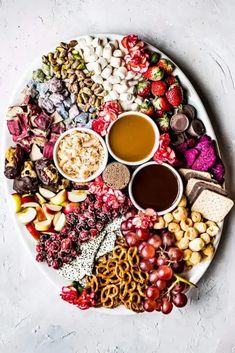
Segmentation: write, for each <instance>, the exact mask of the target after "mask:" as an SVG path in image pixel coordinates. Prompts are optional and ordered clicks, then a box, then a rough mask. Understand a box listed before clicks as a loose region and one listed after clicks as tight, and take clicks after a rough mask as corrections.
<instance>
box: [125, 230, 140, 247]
mask: <svg viewBox="0 0 235 353" xmlns="http://www.w3.org/2000/svg"><path fill="white" fill-rule="evenodd" d="M126 242H127V244H128V245H129V246H130V247H131V246H136V245H138V244H139V239H138V238H137V236H136V234H135V233H134V232H129V233H128V234H127V235H126Z"/></svg>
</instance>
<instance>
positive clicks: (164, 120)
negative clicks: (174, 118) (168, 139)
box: [156, 113, 170, 132]
mask: <svg viewBox="0 0 235 353" xmlns="http://www.w3.org/2000/svg"><path fill="white" fill-rule="evenodd" d="M156 122H157V125H158V127H159V129H160V131H161V132H167V131H168V130H169V129H170V118H169V117H168V116H167V114H165V113H164V114H163V116H162V117H160V118H157V119H156Z"/></svg>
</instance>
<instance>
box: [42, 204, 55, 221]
mask: <svg viewBox="0 0 235 353" xmlns="http://www.w3.org/2000/svg"><path fill="white" fill-rule="evenodd" d="M42 209H43V211H44V213H45V215H46V218H47V219H49V220H50V221H52V220H53V218H54V214H51V213H48V211H47V208H46V204H45V203H44V204H43V205H42Z"/></svg>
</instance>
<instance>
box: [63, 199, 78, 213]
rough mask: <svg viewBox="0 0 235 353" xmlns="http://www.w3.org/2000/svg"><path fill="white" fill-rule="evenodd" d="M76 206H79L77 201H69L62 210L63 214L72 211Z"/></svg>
mask: <svg viewBox="0 0 235 353" xmlns="http://www.w3.org/2000/svg"><path fill="white" fill-rule="evenodd" d="M78 208H79V203H78V202H70V203H68V204H67V205H66V206H65V207H64V209H63V211H64V213H65V214H68V213H71V212H74V211H75V210H77V209H78Z"/></svg>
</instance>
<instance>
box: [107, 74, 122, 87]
mask: <svg viewBox="0 0 235 353" xmlns="http://www.w3.org/2000/svg"><path fill="white" fill-rule="evenodd" d="M108 81H109V82H110V83H112V85H114V84H115V83H120V82H121V80H120V77H118V76H112V75H111V76H109V78H108Z"/></svg>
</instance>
